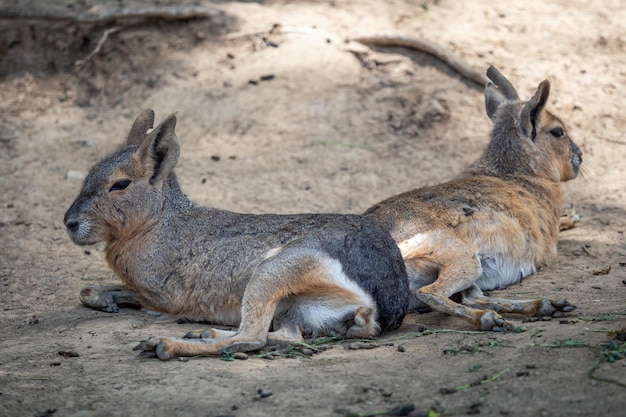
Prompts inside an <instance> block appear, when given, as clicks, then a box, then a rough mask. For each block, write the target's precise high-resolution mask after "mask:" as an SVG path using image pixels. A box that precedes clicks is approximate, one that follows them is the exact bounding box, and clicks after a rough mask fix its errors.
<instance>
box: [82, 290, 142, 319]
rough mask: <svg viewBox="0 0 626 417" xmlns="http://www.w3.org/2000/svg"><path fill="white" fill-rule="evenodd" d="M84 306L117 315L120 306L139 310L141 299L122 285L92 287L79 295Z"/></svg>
mask: <svg viewBox="0 0 626 417" xmlns="http://www.w3.org/2000/svg"><path fill="white" fill-rule="evenodd" d="M79 298H80V302H81V303H83V305H84V306H86V307H89V308H93V309H94V310H100V311H106V312H107V313H119V311H120V306H124V307H131V308H141V297H140V296H139V294H137V293H136V292H134V291H131V290H129V289H128V288H127V287H125V286H123V285H92V286H89V287H86V288H83V289H82V291H81V292H80V295H79Z"/></svg>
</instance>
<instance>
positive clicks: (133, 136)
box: [126, 109, 154, 145]
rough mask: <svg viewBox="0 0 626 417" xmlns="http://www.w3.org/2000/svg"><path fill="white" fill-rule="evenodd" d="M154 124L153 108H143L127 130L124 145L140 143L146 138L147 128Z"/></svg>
mask: <svg viewBox="0 0 626 417" xmlns="http://www.w3.org/2000/svg"><path fill="white" fill-rule="evenodd" d="M153 126H154V110H152V109H145V110H144V111H142V112H141V114H140V115H139V116H137V118H136V119H135V122H134V123H133V127H131V128H130V132H128V137H127V138H126V145H140V144H141V142H143V140H144V139H145V138H146V136H147V133H146V132H147V131H148V129H152V127H153Z"/></svg>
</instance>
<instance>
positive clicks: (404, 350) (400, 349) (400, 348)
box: [398, 345, 406, 352]
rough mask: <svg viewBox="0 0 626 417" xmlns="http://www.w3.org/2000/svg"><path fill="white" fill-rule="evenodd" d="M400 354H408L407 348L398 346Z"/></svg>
mask: <svg viewBox="0 0 626 417" xmlns="http://www.w3.org/2000/svg"><path fill="white" fill-rule="evenodd" d="M398 352H406V347H405V346H404V345H398Z"/></svg>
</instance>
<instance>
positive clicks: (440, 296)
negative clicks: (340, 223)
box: [398, 233, 513, 331]
mask: <svg viewBox="0 0 626 417" xmlns="http://www.w3.org/2000/svg"><path fill="white" fill-rule="evenodd" d="M398 246H399V247H400V251H401V252H402V257H403V258H404V259H405V263H407V265H409V266H410V264H411V260H412V259H414V258H415V259H425V260H427V261H428V262H430V263H432V264H436V265H439V276H438V277H437V279H436V280H435V282H433V283H431V284H427V285H424V286H422V287H421V288H419V289H418V290H417V293H416V297H417V299H418V300H419V301H421V302H423V303H425V304H427V305H428V306H429V307H431V308H432V309H433V310H437V311H441V312H444V313H447V314H450V315H454V316H457V317H462V318H464V319H466V320H468V321H469V322H471V323H472V324H473V325H474V326H475V327H477V328H479V329H480V330H493V331H503V330H509V329H512V328H513V326H512V325H511V324H510V323H508V322H507V321H506V320H504V318H503V317H502V316H500V314H498V313H497V312H496V311H494V310H491V309H480V308H473V307H470V306H466V305H463V304H459V303H456V302H454V301H453V300H451V299H450V297H451V296H453V295H454V294H456V293H459V292H462V291H464V290H466V289H467V288H470V287H471V286H472V285H473V284H474V282H475V281H476V280H477V279H478V277H480V275H481V273H482V267H481V265H480V261H479V260H478V257H477V256H476V254H474V253H473V252H472V251H471V250H470V249H469V248H468V247H467V246H465V244H464V243H463V242H462V241H461V240H459V239H458V238H456V236H454V235H446V234H440V233H432V234H424V235H418V236H416V237H414V238H412V239H409V240H407V241H405V242H401V243H400V244H399V245H398ZM409 276H411V274H410V273H409Z"/></svg>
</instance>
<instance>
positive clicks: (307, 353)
mask: <svg viewBox="0 0 626 417" xmlns="http://www.w3.org/2000/svg"><path fill="white" fill-rule="evenodd" d="M300 353H302V354H303V355H307V356H311V355H313V353H314V352H313V350H312V349H309V348H303V349H300Z"/></svg>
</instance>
